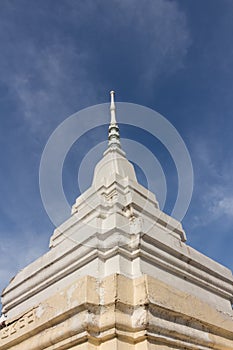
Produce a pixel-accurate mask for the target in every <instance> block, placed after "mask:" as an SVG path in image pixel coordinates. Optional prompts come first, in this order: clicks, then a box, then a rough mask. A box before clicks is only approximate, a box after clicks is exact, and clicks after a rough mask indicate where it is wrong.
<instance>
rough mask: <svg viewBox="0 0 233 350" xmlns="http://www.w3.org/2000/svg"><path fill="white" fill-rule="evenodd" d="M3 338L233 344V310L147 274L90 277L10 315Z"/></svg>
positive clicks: (79, 346) (54, 349) (111, 347)
mask: <svg viewBox="0 0 233 350" xmlns="http://www.w3.org/2000/svg"><path fill="white" fill-rule="evenodd" d="M216 307H217V306H216ZM0 339H1V340H0V350H8V349H11V350H42V349H43V350H44V349H46V350H65V349H70V350H96V349H101V350H126V349H129V350H131V349H136V350H146V349H147V350H150V349H151V350H157V349H159V350H168V349H192V350H194V349H196V350H200V349H201V350H207V349H233V314H232V313H225V312H223V311H220V310H217V309H214V308H213V306H211V305H210V304H207V303H204V302H203V301H201V300H199V299H198V298H197V297H195V296H191V295H190V294H186V293H184V292H181V291H179V290H178V289H176V290H175V289H174V288H172V287H171V286H169V285H167V284H165V283H163V282H161V281H159V280H157V279H155V278H152V277H150V276H147V275H144V276H141V277H139V278H135V279H129V278H127V277H124V276H122V275H117V274H114V275H111V276H108V277H106V278H104V279H103V280H98V279H96V278H94V277H90V276H87V277H82V278H80V279H79V280H77V281H76V282H75V283H73V284H71V285H70V286H69V287H66V288H65V289H64V290H63V291H60V292H58V293H57V294H54V296H52V297H50V298H49V299H47V300H45V301H44V302H42V303H40V304H39V305H35V307H34V308H32V309H30V310H26V311H25V313H23V314H21V315H19V316H18V317H16V318H14V319H11V320H8V321H7V327H5V328H4V329H2V330H1V331H0Z"/></svg>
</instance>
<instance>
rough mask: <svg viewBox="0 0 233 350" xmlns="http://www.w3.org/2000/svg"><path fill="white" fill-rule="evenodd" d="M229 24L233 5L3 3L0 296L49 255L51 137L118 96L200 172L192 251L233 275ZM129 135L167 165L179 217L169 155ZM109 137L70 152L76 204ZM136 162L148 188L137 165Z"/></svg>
mask: <svg viewBox="0 0 233 350" xmlns="http://www.w3.org/2000/svg"><path fill="white" fill-rule="evenodd" d="M232 17H233V1H232V0H204V1H203V0H195V1H194V0H112V1H107V0H87V1H74V0H47V1H36V0H1V7H0V145H1V147H0V160H1V171H0V194H1V196H0V289H1V290H2V289H3V288H4V287H6V286H7V284H8V283H9V281H10V279H11V278H12V277H13V276H14V275H15V274H16V273H17V272H18V271H19V270H20V269H22V268H23V267H24V266H26V265H27V264H29V263H30V262H32V261H33V260H35V259H36V258H38V257H39V256H41V255H42V254H44V253H45V252H46V251H48V245H49V239H50V237H51V235H52V233H53V230H54V224H53V223H52V222H51V220H50V218H49V217H48V215H47V213H46V211H45V209H44V206H43V203H42V199H41V195H40V186H39V167H40V161H41V156H42V152H43V150H44V147H45V145H46V143H47V141H48V139H49V137H50V136H51V134H52V133H53V131H54V130H55V129H56V128H57V127H58V126H59V125H60V123H62V122H63V121H65V120H66V119H67V118H68V117H69V116H71V115H73V114H74V113H76V112H78V111H80V110H82V109H84V108H87V107H90V106H93V105H96V104H103V103H108V102H109V91H110V90H112V89H114V90H115V91H116V100H117V101H118V102H130V103H134V104H139V105H142V106H146V107H148V108H151V109H153V110H155V111H157V112H159V113H160V114H161V115H162V116H164V117H165V118H166V119H167V120H168V121H169V122H170V123H171V124H172V125H173V126H174V127H175V128H176V130H177V131H178V132H179V134H180V136H181V137H182V139H183V140H184V142H185V144H186V147H187V149H188V151H189V153H190V157H191V160H192V165H193V171H194V189H193V196H192V201H191V203H190V206H189V209H188V212H187V214H186V216H185V217H184V219H183V221H182V224H183V227H184V229H185V232H186V235H187V243H188V244H189V245H191V246H192V247H194V248H195V249H197V250H199V251H200V252H202V253H203V254H205V255H207V256H209V257H211V258H212V259H214V260H216V261H218V262H219V263H221V264H223V265H225V266H227V267H228V268H230V269H231V270H233V254H232V251H233V230H232V228H233V183H232V182H233V155H232V131H233V116H232V111H233V44H232V37H233V21H232ZM108 118H109V116H108V115H106V123H107V122H108ZM121 120H122V118H121ZM80 123H82V120H81V121H80ZM81 128H82V125H81V124H80V129H81ZM120 130H121V136H122V137H123V138H126V139H127V138H128V139H131V140H134V141H135V142H138V143H140V144H141V145H144V146H145V147H146V148H147V149H149V150H150V151H151V152H152V153H153V154H154V156H155V157H156V158H157V159H158V160H159V162H160V164H161V167H162V169H163V171H164V174H165V176H166V181H167V200H166V204H165V207H164V210H165V211H166V212H167V213H168V214H170V213H171V208H172V206H173V205H174V198H175V196H176V193H177V174H176V169H175V167H174V164H172V160H171V157H170V155H169V153H168V152H167V150H166V149H165V147H164V146H163V145H162V144H161V143H160V142H159V141H158V140H156V138H155V137H152V135H150V134H149V133H148V132H146V131H144V130H140V129H138V128H133V127H132V126H131V127H130V126H127V125H124V123H122V125H121V124H120ZM106 138H107V126H106V125H103V126H98V127H96V128H93V129H92V130H89V132H87V133H86V134H85V135H82V136H81V137H80V138H79V140H77V142H75V144H74V145H73V146H72V147H71V149H70V152H69V153H68V155H67V157H66V159H65V162H64V168H63V180H64V183H63V186H64V192H65V194H66V196H67V200H68V202H69V203H70V205H72V203H73V202H74V201H75V198H76V197H77V196H78V195H79V193H80V189H79V187H78V185H77V172H78V169H79V166H80V164H81V162H82V160H83V159H84V158H85V155H86V154H87V153H88V152H91V150H92V149H94V147H96V146H98V144H100V143H102V142H103V141H105V140H106ZM126 152H127V150H126ZM131 161H132V162H133V163H135V167H136V170H137V175H138V178H139V180H141V182H142V184H145V183H146V178H147V174H146V170H145V169H141V168H140V166H137V155H136V157H135V158H134V159H131ZM155 184H156V177H155ZM155 186H156V185H155ZM157 187H159V184H157ZM155 192H156V190H155ZM158 192H159V190H158Z"/></svg>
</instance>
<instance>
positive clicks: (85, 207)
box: [0, 91, 233, 350]
mask: <svg viewBox="0 0 233 350" xmlns="http://www.w3.org/2000/svg"><path fill="white" fill-rule="evenodd" d="M110 94H111V103H110V115H111V121H110V125H109V129H108V147H107V149H106V151H105V152H104V154H103V157H102V159H101V160H100V161H99V163H98V164H97V165H96V167H95V171H94V175H93V181H92V185H91V187H90V188H89V189H88V190H87V191H85V192H84V193H83V194H81V195H80V196H79V197H78V198H77V199H76V202H75V204H74V205H73V207H72V213H71V216H70V217H69V218H68V220H66V221H65V222H64V223H63V224H62V225H60V226H59V227H57V228H56V229H55V231H54V232H53V234H52V236H51V239H50V249H49V251H48V252H47V253H46V254H44V255H43V256H41V257H40V258H38V259H37V260H36V261H34V262H33V263H31V264H30V265H28V266H27V267H25V268H24V269H23V270H21V271H20V272H19V273H18V274H17V275H16V276H15V277H14V278H13V279H12V280H11V282H10V284H9V285H8V286H7V287H6V288H5V290H4V291H3V293H2V305H3V313H4V314H5V315H6V316H7V318H6V320H5V321H4V325H2V329H1V330H0V350H42V349H43V350H44V349H46V350H65V349H69V350H97V349H100V350H126V349H127V350H128V349H129V350H134V349H135V350H169V349H182V350H185V349H186V350H207V349H217V350H223V349H224V350H230V349H233V312H232V300H233V277H232V273H231V271H230V270H229V269H227V268H226V267H224V266H222V265H220V264H219V263H217V262H215V261H213V260H211V259H210V258H208V257H207V256H205V255H203V254H201V253H200V252H198V251H196V250H195V249H193V248H191V247H190V246H188V245H187V244H186V235H185V232H184V230H183V228H182V224H181V223H180V222H178V221H177V220H175V219H174V218H172V217H171V216H169V215H167V214H165V213H164V212H163V211H161V210H160V208H159V203H158V202H157V200H156V197H155V195H154V194H153V193H151V192H150V191H149V190H148V189H146V188H145V187H143V186H142V185H140V184H139V183H138V181H137V177H136V174H135V170H134V167H133V165H132V164H131V163H130V162H129V161H128V160H127V158H126V154H125V152H124V151H123V149H122V147H121V142H120V132H119V127H118V124H117V120H116V106H115V102H114V92H113V91H111V93H110Z"/></svg>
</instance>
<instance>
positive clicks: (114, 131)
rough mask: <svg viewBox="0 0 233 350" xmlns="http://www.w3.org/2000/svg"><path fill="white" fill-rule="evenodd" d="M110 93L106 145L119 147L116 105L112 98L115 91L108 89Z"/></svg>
mask: <svg viewBox="0 0 233 350" xmlns="http://www.w3.org/2000/svg"><path fill="white" fill-rule="evenodd" d="M110 95H111V103H110V114H111V121H110V125H109V127H108V147H112V146H117V147H119V148H121V144H120V133H119V127H118V125H117V121H116V105H115V100H114V95H115V92H114V91H110Z"/></svg>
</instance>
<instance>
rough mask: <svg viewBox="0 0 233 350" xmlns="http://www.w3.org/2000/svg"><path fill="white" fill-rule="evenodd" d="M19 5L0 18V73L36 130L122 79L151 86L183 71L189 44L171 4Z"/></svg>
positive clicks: (181, 17)
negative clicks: (157, 79)
mask: <svg viewBox="0 0 233 350" xmlns="http://www.w3.org/2000/svg"><path fill="white" fill-rule="evenodd" d="M23 3H24V1H23V2H21V4H20V5H19V4H18V3H17V2H15V1H9V2H8V3H5V5H3V9H2V15H1V14H0V44H1V52H2V54H1V57H0V74H1V80H2V82H3V83H4V84H5V85H6V86H7V87H8V89H10V91H11V94H12V96H15V102H16V105H17V106H18V109H19V115H20V116H21V117H22V118H23V120H25V121H26V122H27V123H30V124H31V126H32V129H33V130H34V129H35V130H37V131H38V129H39V130H41V131H42V130H43V129H46V128H47V127H48V125H50V124H51V123H52V122H53V121H54V123H53V125H54V124H55V121H56V122H59V121H61V120H62V119H64V117H67V116H68V115H69V114H71V113H74V112H76V111H77V110H78V109H80V108H83V107H86V106H88V105H90V104H94V103H97V102H98V101H100V95H101V91H102V90H104V89H109V88H110V87H109V85H111V88H112V85H114V87H115V86H117V85H118V82H119V81H120V80H125V81H127V85H131V88H132V89H138V90H139V89H140V90H141V84H142V83H143V84H147V85H148V87H149V86H150V85H151V84H152V83H154V82H155V79H156V78H157V77H158V76H162V75H163V77H165V76H166V75H167V74H171V73H172V72H174V71H176V70H177V69H179V68H181V67H182V65H183V64H184V60H185V56H186V54H187V50H188V48H189V46H190V35H189V32H188V28H187V21H186V17H185V14H184V13H183V12H182V11H181V10H180V9H179V7H178V5H177V3H176V2H174V1H173V2H171V1H167V0H156V1H155V0H142V1H132V0H128V1H123V0H114V1H112V2H111V5H109V4H110V3H106V2H103V1H98V0H97V1H87V2H76V1H69V2H65V3H64V2H63V3H60V4H57V6H56V7H54V6H52V5H53V4H54V2H53V1H48V2H46V3H37V4H36V5H35V3H34V4H33V6H32V5H30V4H29V3H28V2H27V1H26V2H25V5H26V4H27V6H25V7H24V6H23ZM51 7H52V10H53V11H51ZM22 8H24V10H23V11H22ZM142 13H143V16H142ZM135 83H136V84H135ZM106 85H107V86H106Z"/></svg>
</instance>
